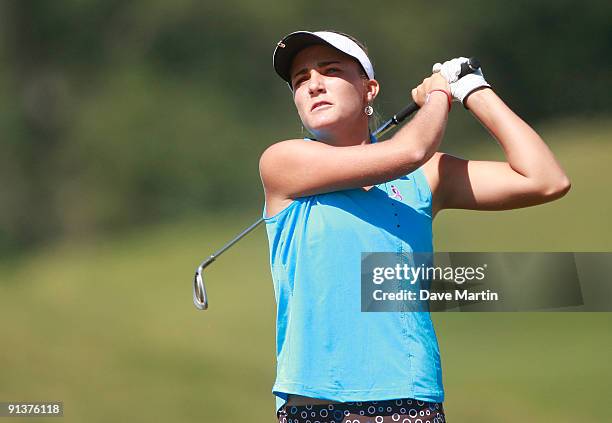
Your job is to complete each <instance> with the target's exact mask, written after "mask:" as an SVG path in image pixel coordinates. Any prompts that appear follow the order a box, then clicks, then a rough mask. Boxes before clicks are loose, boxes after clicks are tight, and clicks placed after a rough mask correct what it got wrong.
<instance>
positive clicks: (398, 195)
mask: <svg viewBox="0 0 612 423" xmlns="http://www.w3.org/2000/svg"><path fill="white" fill-rule="evenodd" d="M391 192H392V194H391V198H397V199H398V200H400V201H403V200H404V197H402V193H401V192H400V190H399V189H398V188H397V187H396V186H395V185H391Z"/></svg>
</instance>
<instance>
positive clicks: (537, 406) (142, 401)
mask: <svg viewBox="0 0 612 423" xmlns="http://www.w3.org/2000/svg"><path fill="white" fill-rule="evenodd" d="M541 131H542V132H541V133H542V134H543V135H544V138H545V140H546V141H547V142H548V143H549V144H550V145H551V147H552V149H553V150H554V151H555V153H556V154H557V155H558V157H559V160H560V162H561V163H562V164H563V166H564V167H565V168H566V170H567V172H568V174H569V175H570V177H571V179H572V185H573V186H572V190H571V191H570V193H569V194H568V195H567V196H566V197H564V198H563V199H561V200H559V201H557V202H555V203H551V204H547V205H543V206H540V207H534V208H528V209H523V210H516V211H508V212H501V213H492V212H467V211H444V212H442V213H441V214H440V216H439V217H438V218H437V219H436V222H435V234H436V235H435V245H436V249H437V250H439V251H469V250H472V251H474V250H476V251H606V250H607V251H610V250H612V248H611V247H612V241H611V240H610V233H612V231H611V229H612V228H611V227H610V226H611V224H610V219H609V216H611V215H612V200H611V199H610V197H609V193H610V188H609V182H608V181H610V178H609V176H607V171H608V169H609V165H608V161H609V159H610V158H611V157H612V146H611V145H610V143H609V142H608V141H609V138H610V134H611V133H612V125H610V123H607V122H587V123H580V122H574V123H572V124H566V125H560V124H556V125H552V126H549V127H544V128H541ZM483 145H488V146H489V147H488V148H486V149H482V150H477V151H474V152H471V153H470V154H466V155H465V156H466V157H474V158H491V157H493V156H495V157H496V158H500V157H499V149H497V150H495V149H496V146H495V143H494V141H492V140H484V139H483ZM257 217H258V212H255V213H254V214H251V213H248V214H247V213H243V214H227V213H226V214H223V215H214V216H212V215H211V216H206V217H202V218H199V219H185V220H184V221H182V222H179V223H177V224H174V225H164V226H160V227H158V228H155V229H147V230H145V229H142V230H139V229H136V230H134V231H132V232H130V233H126V234H122V235H118V236H113V237H107V238H105V239H103V240H98V241H95V242H94V241H90V242H79V243H74V242H73V243H69V242H66V243H63V244H60V245H54V246H49V247H47V248H45V249H43V250H41V251H38V252H33V253H31V254H29V255H27V256H22V257H20V258H18V259H13V260H12V261H4V262H2V263H0V319H1V320H2V325H1V326H0V337H1V338H0V339H1V340H2V348H0V363H1V365H2V371H1V372H0V399H1V400H2V401H10V400H19V401H28V400H32V401H33V400H61V401H63V402H64V406H65V417H64V420H65V421H71V422H72V421H74V422H90V423H94V422H108V421H131V422H141V421H142V422H149V421H177V422H192V421H193V422H196V421H199V422H211V423H212V422H215V423H222V422H236V421H247V420H248V421H250V422H270V423H271V422H273V421H275V419H274V398H273V396H272V395H271V393H270V389H271V387H272V383H273V381H274V318H275V310H274V292H273V289H272V284H271V279H270V277H269V273H268V267H267V266H268V252H267V240H266V237H265V231H264V230H263V228H258V229H257V230H256V232H255V233H253V234H250V235H249V236H247V238H245V239H244V240H242V241H241V242H240V243H239V244H237V245H236V246H234V247H233V248H232V250H230V251H228V253H227V255H225V256H223V257H222V258H220V259H219V260H218V262H216V263H215V264H214V265H213V266H211V267H210V268H209V269H207V271H206V281H207V290H208V294H209V296H210V300H211V303H210V309H209V311H206V312H199V311H197V310H196V309H195V308H194V307H193V306H192V303H191V279H192V274H193V270H194V268H195V267H196V265H197V264H198V263H199V261H200V260H202V259H203V258H205V257H206V255H207V254H209V253H210V252H212V251H214V250H215V249H217V248H218V247H219V246H221V245H222V244H224V243H225V242H226V241H227V240H229V239H230V238H231V237H232V236H234V234H236V233H237V232H238V231H239V230H241V229H242V228H243V227H246V226H247V225H248V224H250V223H251V222H252V221H254V220H255V219H256V218H257ZM434 321H435V323H436V328H437V332H438V336H439V340H440V346H441V351H442V358H443V365H444V382H445V388H446V391H447V401H446V404H445V407H446V411H447V415H448V418H449V419H450V420H451V421H452V422H491V421H495V422H511V421H534V422H536V421H541V422H550V421H555V422H573V421H589V420H592V421H605V420H606V419H610V417H606V416H609V415H610V412H609V408H608V409H606V406H605V403H606V401H605V400H606V399H607V396H608V395H609V380H610V378H611V377H612V366H611V365H610V352H611V351H612V334H611V332H610V325H611V324H612V314H605V313H488V314H479V313H473V314H470V313H463V314H462V313H446V314H444V313H439V314H435V315H434ZM245 419H247V420H245Z"/></svg>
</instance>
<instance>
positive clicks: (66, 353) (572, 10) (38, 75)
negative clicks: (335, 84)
mask: <svg viewBox="0 0 612 423" xmlns="http://www.w3.org/2000/svg"><path fill="white" fill-rule="evenodd" d="M611 21H612V4H611V3H610V2H605V1H590V2H583V3H581V4H580V5H577V4H576V3H574V2H569V1H548V0H546V1H538V2H528V1H525V0H520V1H515V2H502V1H486V2H485V1H483V0H475V1H470V2H464V3H459V4H458V3H456V2H449V1H438V2H435V3H430V2H405V1H388V2H384V3H380V4H374V3H372V2H363V1H352V2H343V1H336V2H329V1H320V0H312V1H294V2H285V3H279V2H270V1H267V0H262V1H259V2H248V1H236V0H233V1H226V2H224V3H210V2H196V1H193V0H177V1H175V2H168V1H161V0H150V1H148V2H130V1H127V2H126V1H116V0H110V1H109V0H107V1H101V0H57V1H27V2H20V1H10V0H5V1H1V2H0V129H1V132H0V137H1V138H0V181H1V185H0V187H1V189H0V253H1V258H0V320H1V321H2V324H1V325H0V339H1V342H2V344H1V345H2V348H0V401H11V400H20V401H33V400H61V401H63V402H64V405H65V417H64V420H65V421H87V422H103V421H104V422H106V421H109V420H110V419H113V420H119V421H123V420H128V419H129V421H135V422H137V421H143V422H144V421H180V422H192V421H193V422H195V421H204V422H234V421H253V422H273V421H275V418H274V417H275V416H274V397H273V396H272V394H271V392H270V390H271V387H272V384H273V380H274V370H275V367H274V366H275V362H274V358H275V357H274V351H275V349H274V336H275V335H274V318H275V309H274V308H275V305H274V292H273V289H272V284H271V278H270V275H269V270H268V260H269V257H268V251H267V248H268V244H267V239H266V237H265V233H264V230H263V228H259V229H257V230H256V232H255V233H253V234H251V235H249V236H248V237H247V238H246V239H244V240H243V241H241V242H240V243H239V244H238V245H236V246H235V247H233V248H232V250H230V251H229V252H228V253H227V254H226V255H224V256H223V257H222V258H220V259H219V261H218V262H217V263H215V264H214V265H213V266H211V267H210V268H209V269H208V270H207V271H206V278H207V282H208V283H207V287H208V293H209V295H210V297H211V305H210V310H209V311H207V312H198V311H196V310H195V308H193V306H192V304H191V278H192V272H193V270H194V268H195V267H196V265H197V264H198V263H199V262H200V261H201V260H202V259H203V258H205V257H206V256H207V255H209V254H210V253H212V252H213V251H214V250H216V249H217V248H219V247H220V246H221V245H223V244H224V243H225V242H226V241H228V240H229V239H230V238H232V237H233V236H234V235H235V234H237V233H238V232H239V231H240V230H242V229H243V228H244V227H246V226H247V225H248V224H250V223H251V222H253V221H254V220H255V219H257V218H258V216H259V215H260V214H261V208H262V206H263V191H262V188H261V183H260V180H259V175H258V168H257V167H258V158H259V155H260V154H261V152H262V151H263V150H264V149H265V148H266V147H267V146H268V145H269V144H271V143H273V142H276V141H278V140H281V139H286V138H291V137H295V136H300V135H301V134H302V128H301V125H300V122H299V120H298V117H297V114H296V113H295V111H294V108H293V103H292V101H291V96H290V93H289V91H288V89H287V87H286V86H285V85H284V84H283V83H282V82H281V81H280V79H279V78H278V77H277V76H276V75H275V73H274V72H273V70H272V63H271V62H272V60H271V59H272V51H273V49H274V46H275V43H276V42H277V41H278V39H280V38H281V37H282V36H283V35H285V34H286V33H288V32H291V31H294V30H297V29H313V30H319V29H330V28H331V29H337V30H340V31H344V32H348V33H350V34H353V35H355V36H357V38H359V39H361V40H363V41H364V42H365V43H366V45H367V46H368V48H369V50H370V55H371V57H372V59H373V61H374V65H375V68H376V70H377V79H378V80H379V81H380V83H381V86H382V91H381V94H380V95H379V98H378V99H377V102H376V104H375V106H376V107H375V108H376V110H377V113H378V114H379V115H380V116H381V117H387V116H389V115H390V114H392V113H393V112H395V111H396V110H398V109H399V108H401V107H403V106H404V105H405V104H407V102H409V101H410V97H409V93H410V90H411V88H413V87H414V86H416V85H417V84H418V83H419V82H420V81H421V80H422V79H423V78H424V77H425V76H427V74H428V71H429V70H430V69H431V65H432V64H433V63H434V62H437V61H443V60H446V59H449V58H452V57H456V56H459V55H466V56H477V57H478V58H479V59H480V60H481V62H482V64H483V71H484V74H485V76H486V78H487V80H488V81H489V82H490V83H491V84H492V85H493V86H494V88H495V90H496V92H497V93H498V94H499V95H500V96H501V97H502V98H503V99H504V100H505V101H506V102H507V103H508V104H509V105H510V106H511V107H512V108H513V109H514V110H516V111H517V113H518V114H519V115H520V116H522V117H523V118H524V119H525V120H527V121H528V122H529V123H530V124H532V126H533V127H534V128H535V129H536V130H537V131H538V132H539V133H540V134H541V135H542V137H543V138H544V140H545V141H546V142H547V143H548V145H549V146H550V147H551V149H552V150H553V151H554V152H555V154H556V155H557V157H558V159H559V161H560V162H561V164H562V165H563V167H564V168H565V170H566V171H567V173H568V175H569V176H570V178H571V181H572V189H571V191H570V192H569V193H568V194H567V195H566V196H565V197H563V198H562V199H561V200H559V201H556V202H554V203H550V204H546V205H542V206H538V207H533V208H527V209H522V210H513V211H507V212H498V213H491V212H474V211H456V210H453V211H444V212H442V213H441V214H440V215H439V216H438V218H437V219H436V221H435V222H434V242H435V248H436V250H438V251H611V250H612V240H611V237H610V235H611V234H612V224H611V223H610V222H611V220H610V216H611V215H612V199H611V198H610V186H609V182H610V180H611V178H610V177H608V176H606V175H607V171H608V170H609V168H610V166H609V161H610V159H611V158H612V146H611V145H610V138H611V135H612V118H610V110H611V109H612V106H611V104H612V103H610V101H609V99H608V96H609V93H610V92H611V91H612V78H611V76H610V75H611V73H610V69H612V66H611V60H612V26H611V25H610V22H611ZM441 150H442V151H446V152H450V153H453V154H456V155H459V156H462V157H465V158H473V159H489V160H503V159H504V158H503V155H502V151H501V149H500V148H499V147H498V145H497V144H496V142H495V140H494V139H492V138H491V137H490V135H489V134H488V133H487V131H486V130H485V129H484V128H483V127H482V126H481V125H480V124H479V123H478V122H477V121H476V120H475V119H474V118H473V117H472V116H471V115H470V114H469V112H467V111H465V110H463V109H462V108H461V107H454V108H453V111H452V113H451V117H450V121H449V126H448V129H447V134H446V137H445V140H444V142H443V145H442V148H441ZM434 320H435V324H436V328H437V332H438V336H439V340H440V346H441V352H442V359H443V365H444V382H445V387H446V390H447V401H446V404H445V407H446V410H447V417H448V418H449V419H450V421H451V422H464V421H469V422H490V421H497V422H511V421H534V422H535V421H543V422H548V421H555V422H573V421H586V420H589V419H590V420H592V421H612V412H611V411H610V407H609V405H605V404H606V400H607V399H608V397H609V395H610V388H609V381H610V378H611V377H612V365H611V364H610V359H609V357H610V354H611V353H612V334H611V331H610V327H611V326H610V325H611V324H612V315H610V314H605V313H573V314H569V313H568V314H566V313H507V314H506V313H497V314H492V313H491V314H477V313H474V314H468V313H465V314H460V313H447V314H443V313H440V314H436V315H434ZM23 420H25V419H23Z"/></svg>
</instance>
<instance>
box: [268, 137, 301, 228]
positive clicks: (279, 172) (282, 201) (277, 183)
mask: <svg viewBox="0 0 612 423" xmlns="http://www.w3.org/2000/svg"><path fill="white" fill-rule="evenodd" d="M307 143H308V141H304V140H303V139H289V140H284V141H279V142H277V143H274V144H272V145H270V146H269V147H267V148H266V149H265V150H264V152H263V153H262V154H261V157H260V158H259V175H260V177H261V182H262V184H263V188H264V194H265V198H266V216H268V217H270V216H273V215H275V214H277V213H278V212H280V211H281V210H283V209H284V208H285V207H287V206H288V205H289V204H291V202H292V201H293V199H292V198H289V196H287V195H284V194H283V193H282V192H283V190H282V184H283V178H284V177H285V175H286V167H287V165H288V163H289V162H290V159H291V157H293V156H295V154H299V152H300V151H301V150H302V149H303V146H304V145H305V144H307Z"/></svg>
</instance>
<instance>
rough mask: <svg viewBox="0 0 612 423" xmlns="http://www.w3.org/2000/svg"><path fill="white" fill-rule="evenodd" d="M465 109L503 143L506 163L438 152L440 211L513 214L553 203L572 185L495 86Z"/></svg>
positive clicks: (474, 97)
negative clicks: (500, 96)
mask: <svg viewBox="0 0 612 423" xmlns="http://www.w3.org/2000/svg"><path fill="white" fill-rule="evenodd" d="M466 106H467V107H468V108H469V110H471V112H472V113H473V114H474V116H475V117H476V118H477V119H478V120H479V121H480V122H481V123H482V124H483V125H484V126H485V127H486V128H487V129H488V130H489V132H490V133H491V134H492V135H493V137H495V139H496V140H497V141H498V142H499V144H500V145H501V147H502V149H503V151H504V153H505V156H506V159H507V161H506V162H498V161H477V160H464V159H461V158H458V157H454V156H451V155H449V154H443V153H438V154H437V155H436V156H435V157H434V158H432V164H437V166H435V167H436V168H437V172H436V173H437V175H436V178H435V179H436V180H437V186H436V187H435V188H436V189H435V196H436V197H438V198H437V201H436V208H437V209H438V210H441V209H447V208H456V209H472V210H508V209H515V208H520V207H528V206H533V205H536V204H542V203H546V202H549V201H553V200H555V199H557V198H560V197H562V196H563V195H565V194H566V193H567V192H568V191H569V189H570V181H569V178H568V177H567V175H566V174H565V172H564V171H563V169H562V168H561V166H560V165H559V163H558V162H557V160H556V159H555V156H554V155H553V153H552V152H551V151H550V149H549V148H548V146H547V145H546V144H545V143H544V141H543V140H542V138H540V136H539V135H538V134H537V133H536V132H535V131H534V130H533V129H532V128H531V127H530V126H529V125H528V124H527V123H526V122H525V121H523V120H522V119H521V118H520V117H518V116H517V115H516V114H515V113H514V112H513V111H512V110H511V109H510V108H509V107H508V106H507V105H506V104H505V103H504V102H503V101H502V100H501V99H500V98H499V97H498V96H497V95H496V94H495V93H494V92H493V90H492V89H490V88H484V89H480V90H478V91H475V92H473V93H472V94H471V95H469V97H468V98H467V99H466Z"/></svg>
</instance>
